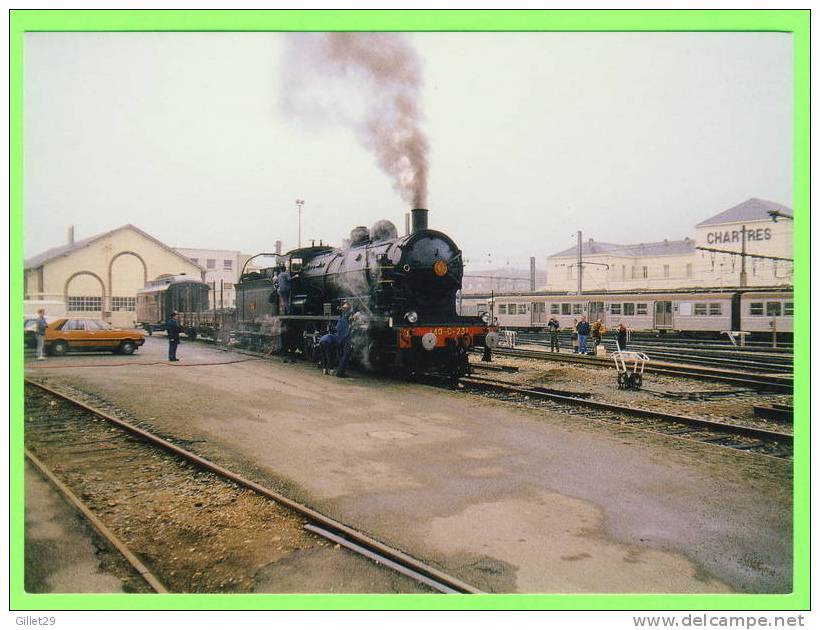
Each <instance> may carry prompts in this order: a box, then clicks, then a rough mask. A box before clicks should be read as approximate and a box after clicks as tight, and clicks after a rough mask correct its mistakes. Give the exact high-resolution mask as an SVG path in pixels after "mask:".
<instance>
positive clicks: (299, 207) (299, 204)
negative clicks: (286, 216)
mask: <svg viewBox="0 0 820 630" xmlns="http://www.w3.org/2000/svg"><path fill="white" fill-rule="evenodd" d="M304 205H305V200H304V199H297V200H296V212H297V213H298V215H299V238H298V242H299V247H302V206H304Z"/></svg>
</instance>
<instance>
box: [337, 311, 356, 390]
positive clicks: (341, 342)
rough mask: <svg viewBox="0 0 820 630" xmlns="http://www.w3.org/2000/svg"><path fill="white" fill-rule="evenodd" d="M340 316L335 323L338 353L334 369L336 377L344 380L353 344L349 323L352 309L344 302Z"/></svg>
mask: <svg viewBox="0 0 820 630" xmlns="http://www.w3.org/2000/svg"><path fill="white" fill-rule="evenodd" d="M341 311H342V314H341V315H339V321H338V322H337V323H336V335H335V337H336V348H337V349H338V351H339V356H340V358H339V367H338V368H336V376H338V377H339V378H345V376H347V374H345V370H347V364H348V362H349V361H350V354H351V353H352V352H353V344H352V343H351V341H352V340H351V338H350V333H351V322H350V317H351V315H352V309H351V308H350V304H348V303H347V302H345V303H344V304H342V307H341Z"/></svg>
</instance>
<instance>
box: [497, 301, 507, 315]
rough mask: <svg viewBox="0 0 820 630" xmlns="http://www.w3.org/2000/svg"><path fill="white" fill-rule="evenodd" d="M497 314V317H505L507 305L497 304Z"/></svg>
mask: <svg viewBox="0 0 820 630" xmlns="http://www.w3.org/2000/svg"><path fill="white" fill-rule="evenodd" d="M498 314H499V315H506V314H507V305H506V304H499V305H498Z"/></svg>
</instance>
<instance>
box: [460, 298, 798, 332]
mask: <svg viewBox="0 0 820 630" xmlns="http://www.w3.org/2000/svg"><path fill="white" fill-rule="evenodd" d="M460 304H461V309H462V313H463V314H470V315H480V314H481V313H484V312H489V313H491V314H492V316H493V317H497V318H498V323H499V325H500V326H503V327H506V328H513V329H516V330H542V329H544V328H545V327H546V325H547V322H548V321H549V319H550V318H551V317H555V318H556V319H557V320H558V321H559V323H560V324H561V328H572V327H573V326H574V324H575V323H576V322H577V321H578V320H580V318H581V316H582V315H586V316H587V317H588V319H589V320H590V321H591V322H594V321H595V320H597V319H598V318H600V319H601V320H603V322H604V324H605V325H606V326H607V327H608V328H612V327H614V326H617V325H618V324H620V323H621V322H623V323H624V324H625V325H626V326H627V327H628V328H630V329H632V330H636V331H639V330H645V331H655V332H661V331H664V332H675V333H694V334H697V333H709V334H712V333H716V334H720V333H721V332H723V331H727V330H732V331H747V332H752V333H771V332H780V333H791V332H793V316H794V299H793V294H792V291H791V290H790V289H704V290H702V291H677V292H652V293H649V292H647V293H636V292H631V293H627V292H624V293H589V294H584V295H583V296H580V297H579V296H577V295H567V294H565V293H564V294H546V293H529V294H523V293H522V294H508V295H495V296H487V295H483V296H463V297H462V298H461V300H460Z"/></svg>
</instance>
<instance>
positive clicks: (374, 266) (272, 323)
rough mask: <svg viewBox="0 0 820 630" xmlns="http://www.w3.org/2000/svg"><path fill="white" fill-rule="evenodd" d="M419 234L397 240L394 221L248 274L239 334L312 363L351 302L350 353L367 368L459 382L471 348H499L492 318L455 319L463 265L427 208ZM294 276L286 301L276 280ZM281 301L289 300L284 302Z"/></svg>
mask: <svg viewBox="0 0 820 630" xmlns="http://www.w3.org/2000/svg"><path fill="white" fill-rule="evenodd" d="M412 226H413V227H412V231H411V233H410V234H408V235H407V236H403V237H399V236H398V234H397V231H396V227H395V226H394V225H393V224H392V223H391V222H389V221H386V220H382V221H378V222H377V223H376V224H375V225H374V226H373V228H372V229H371V230H368V229H367V228H365V227H357V228H355V229H354V230H353V231H352V232H351V238H350V243H349V244H348V245H347V246H345V247H344V248H342V249H337V248H333V247H328V246H322V245H319V246H311V247H304V248H300V249H295V250H293V251H290V252H288V253H287V254H285V255H284V256H283V257H282V258H281V259H280V265H279V266H278V267H275V268H269V269H263V270H261V271H259V272H254V273H250V274H243V276H242V278H241V279H240V283H239V284H238V285H237V320H238V322H239V330H238V331H237V333H236V334H237V336H238V337H239V338H240V339H241V338H243V336H244V337H245V338H247V339H251V340H253V339H256V340H257V341H258V340H259V339H263V338H264V339H270V340H271V341H272V343H274V347H273V348H272V349H273V350H279V351H294V350H301V351H302V352H304V353H305V354H306V355H308V356H311V355H312V351H313V348H315V344H316V340H317V339H318V336H319V335H321V334H322V333H323V332H324V331H326V330H328V329H329V327H330V326H332V324H333V322H334V321H335V320H336V319H337V317H338V313H339V308H340V306H341V304H342V303H343V302H348V303H349V304H350V305H351V306H352V307H353V310H354V312H355V314H354V316H353V321H354V322H355V326H354V334H353V336H352V339H353V350H354V354H353V356H354V357H355V358H356V359H357V360H358V361H359V362H360V363H361V364H362V365H364V366H366V367H374V368H388V369H393V370H396V371H398V372H401V373H404V374H406V375H416V374H433V375H438V376H445V377H447V378H450V379H457V378H458V377H460V376H463V375H466V374H467V373H468V371H469V364H468V361H467V354H468V352H469V350H470V349H471V348H473V347H476V346H479V347H484V346H486V347H490V348H492V347H494V346H495V345H496V343H497V340H498V336H497V333H496V331H495V330H494V329H493V328H492V327H491V326H490V325H489V323H490V322H489V318H488V317H487V315H484V316H483V317H462V316H459V315H457V314H456V293H457V292H458V291H459V290H460V289H461V280H462V275H463V270H464V265H463V262H462V258H461V251H460V250H459V249H458V247H457V246H456V244H455V243H454V242H453V240H452V239H450V237H448V236H447V235H446V234H443V233H441V232H437V231H435V230H430V229H428V228H427V210H425V209H414V210H413V211H412ZM282 272H287V273H288V274H289V276H290V281H291V289H290V294H289V296H288V301H287V303H286V304H280V296H279V295H278V294H277V284H276V281H277V278H278V277H279V276H281V274H282ZM283 297H284V296H283Z"/></svg>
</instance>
